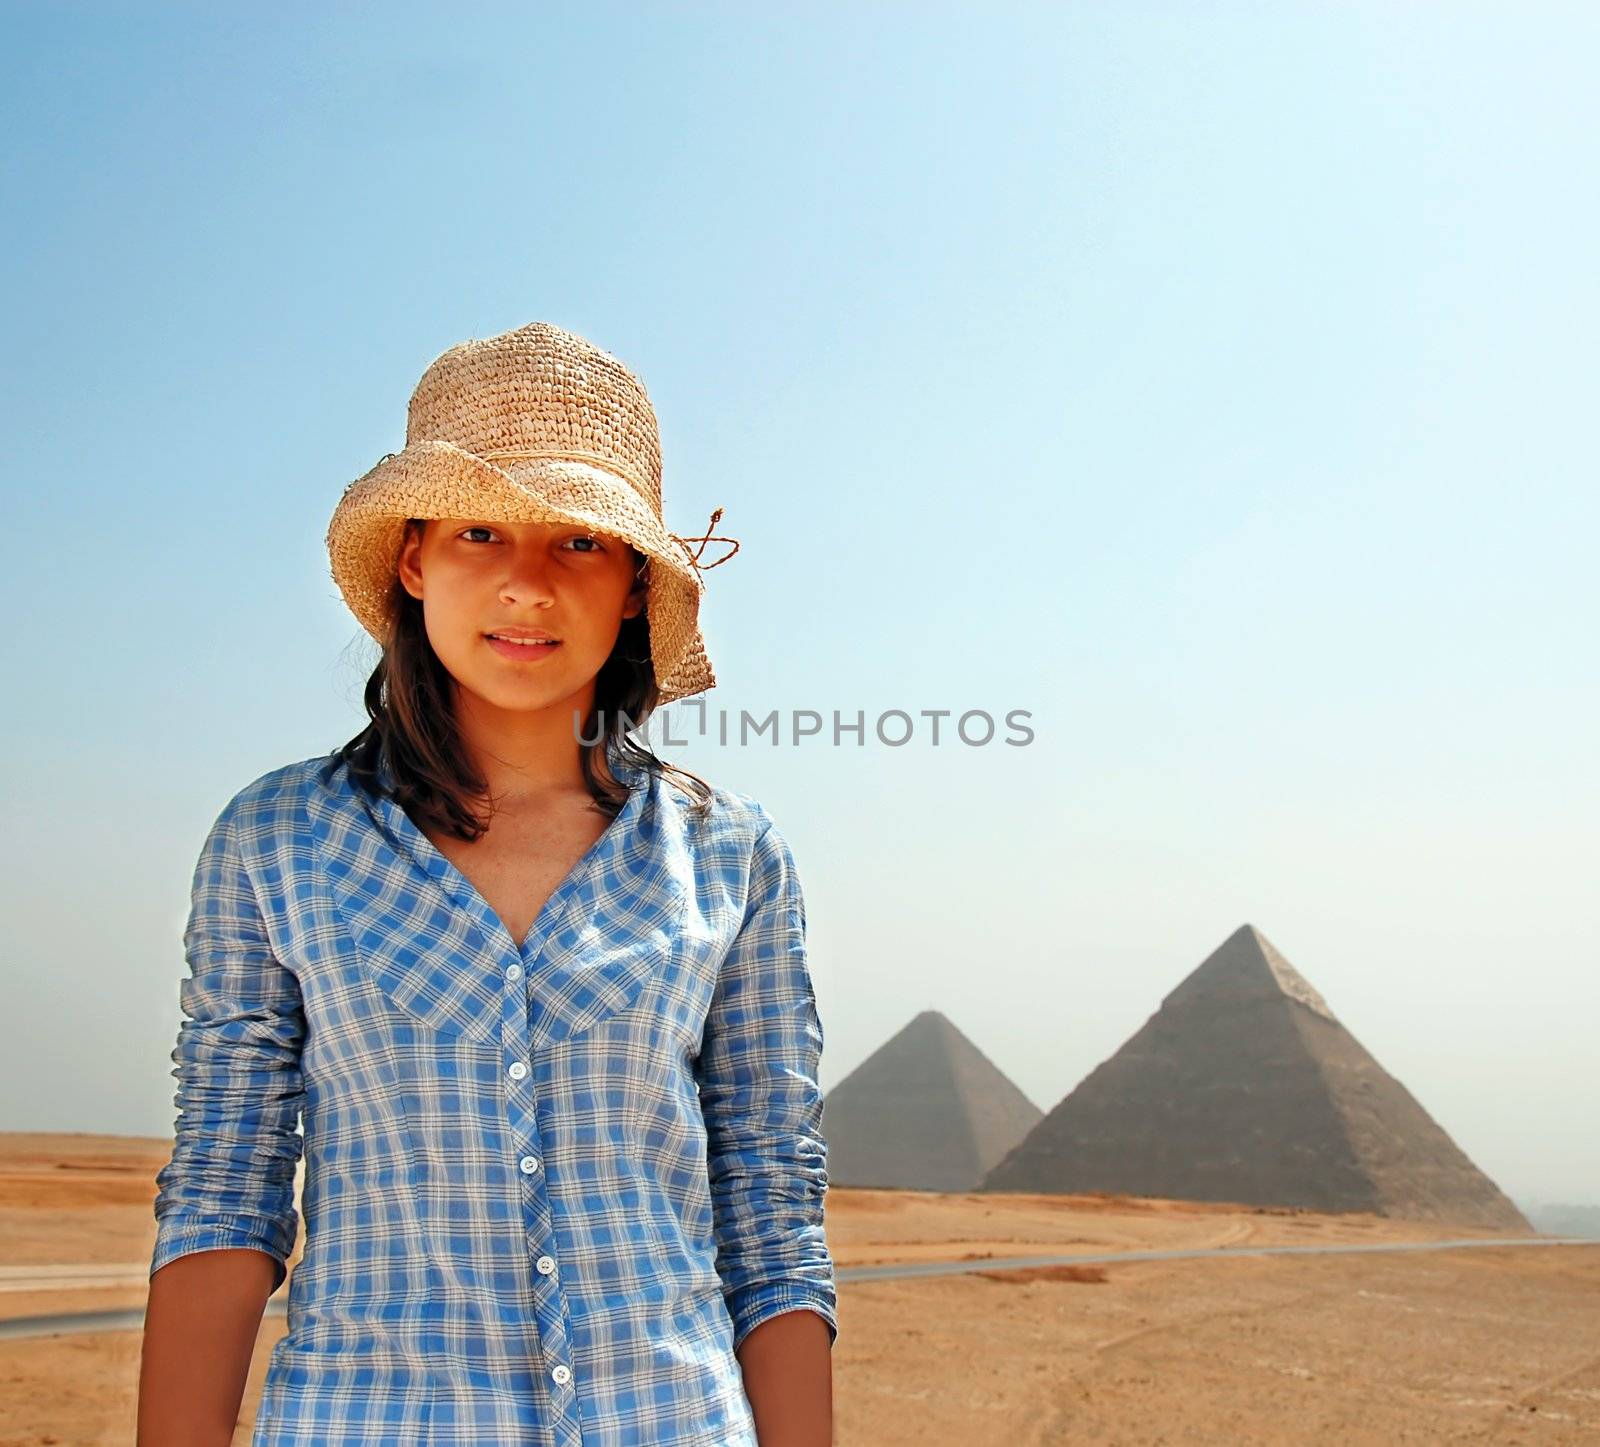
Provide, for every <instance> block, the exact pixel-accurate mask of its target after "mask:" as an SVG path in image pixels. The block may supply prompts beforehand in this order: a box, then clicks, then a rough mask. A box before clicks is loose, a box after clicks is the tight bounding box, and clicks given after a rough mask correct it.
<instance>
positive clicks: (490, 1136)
mask: <svg viewBox="0 0 1600 1447" xmlns="http://www.w3.org/2000/svg"><path fill="white" fill-rule="evenodd" d="M613 768H614V771H615V773H616V775H617V777H618V778H619V779H620V780H621V781H622V782H623V783H624V784H626V785H627V786H628V788H629V791H630V792H629V797H628V802H627V804H626V805H625V806H624V808H623V810H622V813H621V814H620V815H619V816H618V817H617V818H616V819H615V820H613V821H612V822H611V824H610V825H609V827H608V828H607V830H606V832H605V834H604V835H603V836H602V837H601V839H600V840H599V841H598V842H597V843H596V844H595V845H594V847H593V848H592V849H591V850H590V851H589V853H588V854H587V855H585V856H584V858H583V859H582V860H581V861H580V862H579V863H578V865H577V866H576V867H575V868H574V869H573V871H572V873H570V874H569V875H568V876H567V878H566V879H565V880H564V881H563V882H562V884H561V885H560V886H559V887H558V888H557V890H556V892H555V893H554V894H553V895H552V896H551V897H550V899H549V901H548V902H547V903H546V904H545V905H544V907H543V909H542V910H541V911H540V914H539V917H538V919H537V920H536V921H535V923H534V926H533V928H532V930H531V931H530V932H529V935H528V937H527V939H526V940H524V941H523V942H522V943H521V944H520V946H519V945H518V943H517V942H516V941H514V940H513V939H512V938H511V936H510V934H509V933H508V932H507V931H506V929H505V926H504V925H503V924H502V923H501V921H500V919H499V917H498V916H497V915H496V914H495V913H494V911H493V909H492V908H491V907H490V906H489V905H488V903H487V902H486V901H485V900H484V899H483V897H482V896H481V895H480V894H479V893H478V891H477V890H476V889H475V888H474V887H473V886H472V884H471V883H470V882H469V881H468V880H467V879H466V877H465V876H464V875H463V874H461V872H460V871H459V870H458V869H457V868H456V867H455V866H454V865H453V864H452V863H451V862H450V861H449V860H448V859H447V858H446V857H445V856H444V855H443V854H442V853H441V852H440V851H439V850H438V849H437V848H436V847H435V846H434V845H433V844H432V842H431V841H430V840H429V839H428V838H427V836H426V835H425V834H423V833H422V831H421V830H420V829H418V828H417V827H416V825H415V824H414V823H413V822H412V821H411V819H410V818H409V817H408V816H407V815H406V813H405V811H404V810H403V809H401V808H400V807H399V805H398V804H396V803H395V802H394V801H393V800H392V799H391V798H389V797H388V796H387V795H386V794H385V795H380V796H376V797H374V796H371V795H368V794H367V793H366V792H365V791H363V790H361V789H360V788H359V787H358V786H357V785H356V784H355V783H354V781H353V780H352V779H351V777H350V773H349V769H348V766H347V765H345V764H344V763H343V762H342V761H340V760H339V759H338V758H337V757H336V755H334V754H328V755H324V756H319V757H317V758H313V759H308V760H305V761H303V762H300V763H296V764H291V765H288V766H286V767H283V768H280V769H276V770H274V771H273V772H271V773H268V774H265V775H263V776H262V777H261V778H259V779H257V780H256V781H255V782H254V783H252V784H250V785H248V786H247V787H245V788H244V789H243V790H241V791H240V792H239V793H238V794H236V795H235V796H234V798H233V799H232V800H231V801H230V802H229V803H228V804H227V806H226V807H225V808H224V809H223V811H222V813H221V815H220V816H219V817H218V818H217V821H216V823H215V824H214V825H213V827H212V829H211V831H210V833H209V835H208V836H207V838H206V841H205V844H204V846H203V848H202V850H201V854H200V859H199V862H198V865H197V867H196V870H195V874H194V890H193V901H192V909H191V912H190V916H189V922H188V925H187V927H186V930H185V934H184V943H185V948H186V955H187V960H188V964H189V975H188V977H187V978H185V979H184V980H183V982H182V986H181V992H180V993H181V1000H182V1006H183V1013H184V1016H185V1017H186V1018H185V1019H184V1020H183V1022H182V1024H181V1025H180V1027H179V1030H178V1043H177V1047H176V1049H175V1050H174V1051H173V1054H172V1059H173V1060H174V1061H175V1062H176V1065H177V1069H176V1070H174V1071H173V1072H172V1073H173V1075H174V1077H175V1078H176V1079H177V1080H178V1081H179V1090H178V1094H177V1097H176V1104H177V1106H178V1108H179V1114H178V1119H177V1124H176V1132H175V1135H176V1139H175V1142H174V1147H173V1152H172V1156H171V1160H170V1161H169V1163H168V1164H167V1165H165V1166H164V1167H163V1168H162V1170H161V1172H160V1174H159V1175H158V1176H157V1178H156V1180H157V1187H158V1194H157V1197H156V1202H155V1216H156V1221H157V1236H156V1244H155V1250H154V1255H153V1257H152V1260H151V1265H150V1271H151V1274H152V1275H154V1273H155V1272H156V1271H158V1270H159V1269H160V1268H161V1267H162V1266H164V1265H166V1264H167V1262H169V1261H171V1260H173V1259H174V1258H176V1257H179V1256H183V1255H186V1254H188V1253H190V1252H194V1251H208V1250H213V1249H216V1248H219V1247H249V1248H253V1249H255V1250H258V1251H263V1252H266V1253H267V1254H269V1255H270V1256H272V1257H273V1258H274V1259H275V1260H276V1261H277V1262H278V1278H277V1283H276V1285H275V1286H274V1288H273V1289H274V1290H275V1291H276V1290H277V1288H278V1287H279V1286H281V1285H282V1284H283V1280H284V1277H285V1274H286V1265H285V1263H286V1261H287V1258H288V1256H289V1255H290V1253H291V1251H292V1250H293V1247H294V1244H295V1239H296V1234H297V1229H298V1226H299V1219H298V1212H297V1210H296V1206H295V1198H294V1174H295V1168H296V1165H297V1163H298V1162H299V1159H300V1155H301V1151H302V1148H303V1149H304V1152H305V1158H306V1176H305V1187H304V1193H303V1198H302V1202H301V1207H302V1209H303V1210H304V1213H305V1221H306V1244H305V1252H304V1256H303V1258H302V1260H301V1262H300V1264H299V1265H298V1267H297V1268H296V1269H295V1272H294V1274H293V1279H292V1280H291V1281H290V1283H289V1297H288V1303H289V1309H288V1322H289V1330H288V1334H287V1335H286V1336H285V1337H283V1338H282V1340H281V1341H279V1342H278V1343H277V1344H276V1346H275V1348H274V1350H273V1353H272V1357H271V1362H270V1366H269V1369H268V1374H267V1379H266V1384H265V1387H264V1389H263V1394H262V1400H261V1406H260V1410H259V1413H258V1416H257V1425H256V1430H255V1435H254V1438H253V1443H254V1444H255V1447H265V1444H287V1443H295V1444H305V1443H313V1442H314V1443H319V1444H326V1443H334V1444H339V1443H378V1442H382V1443H395V1442H427V1443H448V1442H459V1443H473V1444H476V1447H481V1444H485V1443H512V1442H517V1443H540V1444H551V1447H580V1444H581V1447H622V1444H630V1447H645V1444H648V1447H666V1444H672V1443H682V1444H689V1443H695V1444H705V1447H711V1444H714V1443H715V1444H719V1447H728V1444H752V1447H753V1444H754V1443H755V1440H756V1438H755V1431H754V1425H753V1421H752V1417H751V1413H750V1407H749V1402H748V1400H747V1398H746V1396H745V1394H744V1387H743V1380H742V1377H741V1373H740V1368H739V1363H738V1360H737V1358H736V1357H735V1355H734V1350H735V1348H736V1347H737V1346H738V1345H739V1343H740V1342H741V1341H742V1340H743V1339H744V1337H745V1336H746V1334H748V1333H749V1332H750V1331H751V1329H752V1328H754V1327H755V1326H756V1325H758V1324H759V1323H761V1322H764V1321H766V1320H768V1319H769V1318H770V1317H773V1316H776V1315H778V1314H779V1313H780V1312H786V1311H791V1310H795V1309H799V1308H803V1309H808V1310H811V1311H814V1312H816V1313H817V1314H819V1315H820V1316H821V1317H823V1319H824V1320H825V1321H826V1322H827V1324H828V1328H829V1335H830V1341H832V1340H833V1339H834V1338H836V1337H837V1333H838V1321H837V1316H836V1314H835V1305H836V1303H835V1287H834V1273H833V1262H832V1259H831V1257H830V1255H829V1251H828V1245H827V1241H826V1238H825V1236H824V1232H823V1197H824V1194H825V1192H826V1190H827V1183H828V1176H827V1168H826V1166H827V1147H826V1143H825V1141H824V1139H823V1136H822V1133H821V1118H822V1099H821V1094H820V1092H819V1090H818V1085H817V1068H818V1064H819V1061H820V1058H821V1051H822V1043H823V1037H822V1025H821V1021H820V1019H819V1018H818V1014H817V1008H816V997H815V995H814V993H813V990H812V983H811V978H810V974H809V971H808V968H807V964H806V947H805V906H804V902H803V899H802V896H801V890H800V881H799V878H798V876H797V874H796V871H795V862H794V859H793V857H792V855H791V854H790V851H789V847H788V845H787V843H786V842H785V840H784V839H783V837H782V835H781V834H780V833H779V832H778V831H777V829H776V828H775V827H774V826H773V821H772V819H771V816H770V815H769V814H768V813H767V812H766V810H765V809H764V808H763V807H762V806H761V805H760V804H759V803H758V802H756V801H755V800H754V799H751V798H750V797H748V796H747V795H744V794H738V793H735V792H732V791H730V790H727V789H724V788H722V787H720V786H713V788H714V792H715V803H714V808H713V813H712V815H711V816H710V817H709V818H708V819H706V820H704V821H698V820H696V819H694V818H693V817H692V816H691V815H690V814H689V813H688V811H687V806H688V802H689V801H688V800H687V799H686V798H685V797H684V796H683V795H682V794H681V793H680V792H679V791H678V790H677V789H676V788H675V787H674V786H673V785H671V784H668V783H664V782H663V781H662V780H661V779H660V778H658V777H657V776H656V775H655V774H653V773H652V772H651V771H649V770H645V769H634V768H632V767H630V766H625V765H623V764H621V763H620V762H619V763H616V764H614V765H613ZM385 782H386V784H387V783H388V782H390V781H389V780H387V779H386V781H385ZM302 1117H303V1122H304V1134H303V1135H301V1134H300V1133H298V1132H297V1130H296V1126H297V1123H298V1122H300V1121H301V1120H302Z"/></svg>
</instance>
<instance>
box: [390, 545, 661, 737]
mask: <svg viewBox="0 0 1600 1447" xmlns="http://www.w3.org/2000/svg"><path fill="white" fill-rule="evenodd" d="M637 566H638V559H637V557H636V555H635V554H634V552H633V549H632V548H631V546H630V545H629V544H628V543H627V542H626V541H624V540H623V539H622V538H617V537H612V536H611V535H609V534H607V533H597V532H594V531H592V530H590V529H588V528H585V527H582V526H579V525H576V524H572V523H522V522H518V523H506V522H479V521H477V520H475V519H472V518H432V519H429V520H428V522H427V523H426V525H425V526H424V527H423V528H422V529H421V530H420V535H419V534H418V532H417V531H415V525H413V531H412V532H411V533H410V534H409V535H408V536H407V538H406V541H405V544H404V546H403V547H402V549H401V553H400V564H399V574H400V579H401V582H402V583H403V584H404V586H405V589H406V591H407V592H408V593H410V594H411V596H412V597H413V598H418V599H421V601H422V611H423V617H424V619H425V621H426V627H427V631H428V641H429V643H431V644H432V645H433V650H434V652H435V653H437V654H438V655H439V659H440V661H441V662H442V663H443V664H444V666H445V668H446V669H447V670H448V671H449V673H450V674H451V676H452V677H453V678H454V679H455V681H456V683H457V684H458V685H459V686H460V687H461V688H463V689H465V690H467V691H468V692H470V693H472V694H474V695H476V696H477V698H479V699H481V700H482V701H483V702H484V703H486V704H488V705H490V706H491V707H494V708H500V709H506V710H510V711H515V712H528V711H530V710H536V709H546V708H551V707H556V706H559V707H560V708H561V709H563V710H564V711H566V710H571V709H574V708H577V709H581V710H582V711H583V713H584V714H585V715H586V714H587V712H588V710H589V708H590V707H592V704H593V697H594V677H595V674H597V673H598V672H599V671H600V668H601V666H602V665H603V664H604V663H605V661H606V659H607V658H609V657H610V655H611V650H612V648H613V646H614V645H615V644H616V641H617V634H618V632H619V631H620V629H621V627H622V622H623V619H625V618H633V617H636V616H637V615H638V614H639V613H641V612H642V611H643V610H644V606H645V586H644V584H643V583H642V582H640V583H638V585H637V586H635V577H634V570H635V568H636V567H637ZM537 633H543V634H548V635H550V636H551V637H552V638H554V639H556V640H558V641H557V642H556V643H555V644H554V645H553V646H547V645H534V646H528V645H525V644H518V643H515V642H511V641H509V640H510V639H512V638H515V637H519V636H520V637H527V636H529V635H532V634H537ZM496 634H498V635H500V637H499V639H498V640H497V639H496V638H495V637H494V636H493V635H496Z"/></svg>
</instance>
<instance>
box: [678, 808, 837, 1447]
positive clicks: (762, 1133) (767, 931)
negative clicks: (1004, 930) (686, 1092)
mask: <svg viewBox="0 0 1600 1447" xmlns="http://www.w3.org/2000/svg"><path fill="white" fill-rule="evenodd" d="M763 816H764V817H765V811H763ZM766 825H767V827H766V828H765V830H764V831H763V833H762V834H761V836H760V837H759V838H758V839H757V841H756V843H755V846H754V851H753V855H752V859H751V866H750V884H749V891H748V895H747V901H746V908H745V918H744V923H743V925H742V926H741V928H740V931H739V934H738V936H737V937H736V938H735V940H734V942H733V944H732V945H731V946H730V948H729V951H728V955H727V958H726V960H724V962H723V965H722V972H721V975H720V977H719V979H718V982H717V987H716V990H715V992H714V994H713V996H712V1000H711V1007H710V1010H709V1012H708V1016H707V1021H706V1030H705V1035H704V1038H703V1040H702V1044H701V1051H700V1056H699V1060H698V1063H697V1066H696V1070H697V1074H698V1078H699V1083H700V1105H701V1110H702V1113H703V1114H704V1116H705V1121H706V1132H707V1151H708V1165H709V1169H710V1179H711V1194H712V1203H713V1207H714V1214H715V1222H716V1236H717V1270H718V1274H719V1275H720V1276H721V1277H722V1283H723V1292H724V1295H725V1297H726V1300H727V1303H728V1310H729V1314H730V1315H731V1317H732V1319H733V1329H734V1350H735V1352H736V1353H737V1354H738V1357H739V1363H740V1366H741V1368H742V1370H743V1372H744V1379H745V1391H746V1395H747V1396H748V1397H749V1399H750V1404H751V1407H752V1410H753V1412H754V1415H755V1418H756V1426H757V1432H758V1435H759V1436H760V1439H761V1442H762V1447H778V1444H781V1443H784V1444H786V1443H796V1444H799V1443H806V1444H826V1443H828V1442H829V1441H830V1440H831V1401H830V1395H831V1378H830V1368H831V1360H830V1358H831V1352H832V1347H833V1343H834V1340H835V1339H836V1337H837V1336H838V1317H837V1303H836V1295H835V1286H834V1270H833V1260H832V1257H831V1256H830V1254H829V1251H828V1243H827V1237H826V1235H825V1233H824V1229H823V1198H824V1196H825V1195H826V1192H827V1186H828V1173H827V1143H826V1141H825V1140H824V1138H823V1135H822V1093H821V1091H820V1090H819V1089H818V1086H817V1067H818V1064H819V1063H820V1060H821V1055H822V1044H823V1033H822V1022H821V1020H820V1019H819V1017H818V1014H817V1002H816V995H815V993H814V991H813V988H812V982H811V975H810V971H809V969H808V967H807V963H806V943H805V932H806V918H805V902H804V898H803V895H802V893H801V888H800V880H799V875H798V873H797V871H796V868H795V862H794V858H793V855H792V854H791V853H790V850H789V847H788V844H787V842H786V841H785V840H784V838H783V837H782V835H781V834H779V833H778V832H777V830H776V829H775V828H774V827H772V821H771V819H770V818H767V819H766Z"/></svg>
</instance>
